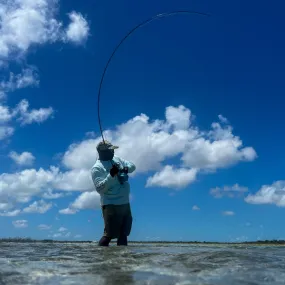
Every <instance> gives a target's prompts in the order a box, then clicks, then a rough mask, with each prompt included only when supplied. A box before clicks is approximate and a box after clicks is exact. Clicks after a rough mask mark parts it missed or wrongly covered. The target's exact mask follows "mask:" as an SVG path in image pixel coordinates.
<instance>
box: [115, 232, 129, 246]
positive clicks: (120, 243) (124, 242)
mask: <svg viewBox="0 0 285 285" xmlns="http://www.w3.org/2000/svg"><path fill="white" fill-rule="evenodd" d="M117 245H118V246H127V245H128V237H127V236H126V235H124V234H121V235H120V236H119V238H118V240H117Z"/></svg>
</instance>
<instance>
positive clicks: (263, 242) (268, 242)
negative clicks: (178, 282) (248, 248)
mask: <svg viewBox="0 0 285 285" xmlns="http://www.w3.org/2000/svg"><path fill="white" fill-rule="evenodd" d="M0 242H16V243H25V242H26V243H97V241H89V240H86V241H80V240H79V241H76V240H52V239H43V240H35V239H31V238H1V239H0ZM111 243H115V241H112V242H111ZM129 243H130V244H186V245H187V244H188V245H285V240H258V241H243V242H214V241H129Z"/></svg>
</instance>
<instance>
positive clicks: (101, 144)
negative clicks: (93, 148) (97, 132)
mask: <svg viewBox="0 0 285 285" xmlns="http://www.w3.org/2000/svg"><path fill="white" fill-rule="evenodd" d="M117 148H119V147H118V146H116V145H113V144H111V143H110V142H109V141H106V140H105V143H104V141H101V142H99V143H98V145H97V150H98V151H100V150H107V149H117Z"/></svg>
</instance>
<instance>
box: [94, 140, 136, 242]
mask: <svg viewBox="0 0 285 285" xmlns="http://www.w3.org/2000/svg"><path fill="white" fill-rule="evenodd" d="M117 148H118V146H114V145H112V144H111V143H110V142H108V141H106V140H105V141H102V142H100V143H99V144H98V145H97V151H98V154H99V158H98V159H97V161H96V162H95V164H94V166H93V167H92V169H91V174H92V180H93V183H94V186H95V189H96V191H97V192H98V193H99V194H100V197H101V207H102V214H103V219H104V234H103V236H102V238H101V239H100V241H99V246H108V245H109V243H110V241H111V240H112V239H117V245H118V246H127V245H128V236H129V235H130V233H131V229H132V221H133V218H132V213H131V206H130V184H129V182H128V174H129V173H132V172H134V171H135V169H136V166H135V165H134V164H133V163H132V162H129V161H127V160H124V159H122V158H120V157H118V156H115V149H117Z"/></svg>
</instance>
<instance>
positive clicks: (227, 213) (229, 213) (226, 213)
mask: <svg viewBox="0 0 285 285" xmlns="http://www.w3.org/2000/svg"><path fill="white" fill-rule="evenodd" d="M222 214H223V215H224V216H234V215H235V213H234V212H233V211H224V212H222Z"/></svg>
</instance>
